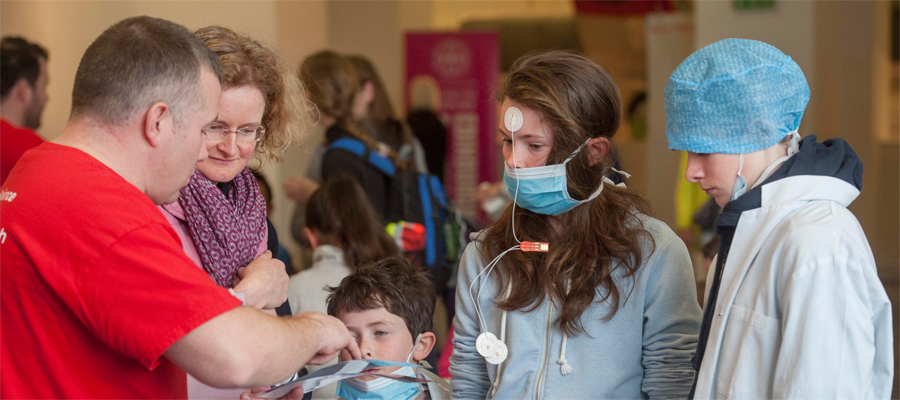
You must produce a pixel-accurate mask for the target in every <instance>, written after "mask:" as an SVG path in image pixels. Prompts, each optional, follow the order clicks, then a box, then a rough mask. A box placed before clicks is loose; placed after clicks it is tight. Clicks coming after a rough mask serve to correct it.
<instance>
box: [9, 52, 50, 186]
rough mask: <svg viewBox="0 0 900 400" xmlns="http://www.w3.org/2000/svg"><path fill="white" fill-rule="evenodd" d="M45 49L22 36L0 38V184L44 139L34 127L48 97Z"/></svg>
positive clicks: (39, 118)
mask: <svg viewBox="0 0 900 400" xmlns="http://www.w3.org/2000/svg"><path fill="white" fill-rule="evenodd" d="M47 60H48V55H47V50H44V48H43V47H41V46H40V45H38V44H36V43H31V42H29V41H27V40H25V39H24V38H21V37H12V36H7V37H4V38H3V39H2V40H0V185H2V184H3V182H5V181H6V177H7V176H8V175H9V171H11V170H12V168H13V166H15V165H16V162H17V161H19V158H21V157H22V154H24V153H25V152H26V151H28V150H30V149H32V148H34V147H37V146H38V145H40V144H41V143H43V142H44V139H43V138H41V137H40V136H39V135H38V134H37V133H36V132H34V131H35V130H37V129H38V128H40V126H41V114H43V112H44V106H45V105H46V104H47V101H48V100H49V99H50V98H49V96H48V95H47V85H48V84H49V82H50V81H49V77H48V74H47Z"/></svg>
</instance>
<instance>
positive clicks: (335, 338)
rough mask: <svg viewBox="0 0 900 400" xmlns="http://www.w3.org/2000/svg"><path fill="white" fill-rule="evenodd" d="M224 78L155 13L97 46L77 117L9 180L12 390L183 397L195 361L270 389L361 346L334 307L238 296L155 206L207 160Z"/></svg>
mask: <svg viewBox="0 0 900 400" xmlns="http://www.w3.org/2000/svg"><path fill="white" fill-rule="evenodd" d="M222 81H223V73H222V65H221V63H220V62H219V60H218V58H217V57H216V55H215V53H213V52H212V51H210V49H209V48H208V47H206V46H205V45H204V44H203V42H201V41H200V40H199V39H198V38H197V36H195V35H194V34H192V33H191V32H190V31H188V30H187V29H185V28H184V27H183V26H181V25H178V24H175V23H172V22H169V21H166V20H162V19H158V18H150V17H133V18H128V19H125V20H122V21H120V22H117V23H116V24H114V25H112V26H111V27H110V28H108V29H106V30H105V31H104V32H103V33H102V34H101V35H100V36H99V37H98V38H97V39H96V40H94V42H93V43H91V45H90V46H89V47H88V48H87V50H86V51H85V53H84V56H83V57H82V59H81V62H80V64H79V65H78V70H77V72H76V74H75V82H74V87H73V89H72V110H71V115H70V117H69V121H68V123H67V125H66V128H65V130H64V131H63V132H62V134H61V135H59V137H57V138H56V139H55V140H54V141H53V142H48V143H44V144H42V145H40V146H38V147H36V148H34V149H32V150H31V151H29V152H28V153H26V154H25V155H24V156H23V157H22V160H21V161H22V164H21V165H28V168H20V167H16V168H14V169H13V171H12V172H11V173H10V175H9V177H8V179H7V181H6V182H5V183H4V184H3V185H2V188H0V189H2V190H0V193H3V194H2V195H0V198H2V200H0V213H2V215H3V218H2V219H0V233H2V234H0V237H2V238H3V240H2V243H3V244H2V246H3V251H2V252H0V264H2V265H3V268H0V318H2V325H3V329H2V330H0V380H2V382H3V384H2V385H0V397H2V398H4V399H16V398H32V399H33V398H118V399H125V398H136V399H169V398H171V399H177V398H181V399H183V398H186V397H187V394H188V393H187V385H186V376H185V372H187V373H190V374H191V375H192V376H194V377H196V378H197V379H198V380H200V381H201V382H204V383H206V384H209V385H212V386H216V387H225V388H227V387H260V386H267V385H271V384H274V383H277V382H279V381H282V380H284V379H285V378H287V377H288V376H290V375H292V374H294V373H295V372H296V371H297V370H299V369H300V368H301V367H302V366H303V365H304V364H307V363H322V362H325V361H328V360H330V359H332V358H334V357H335V356H336V355H337V353H338V352H339V351H340V350H341V349H347V350H348V351H349V352H350V353H351V356H352V357H353V358H359V357H360V356H359V349H358V346H357V345H356V342H355V341H353V340H352V338H351V337H350V335H349V333H348V332H347V329H346V327H344V324H343V323H341V322H340V321H339V320H337V319H336V318H333V317H329V316H326V315H323V314H318V313H307V314H304V315H299V316H296V317H291V318H275V317H272V316H270V315H266V314H264V313H262V312H260V311H258V310H256V309H253V308H251V307H241V301H240V300H238V299H236V298H235V297H234V296H232V295H231V294H230V293H229V292H228V291H227V290H225V289H224V288H222V287H221V286H218V285H216V284H215V283H214V282H213V281H212V280H211V279H210V278H209V275H208V274H207V273H205V272H204V271H203V270H201V269H200V268H198V267H197V265H196V264H195V263H194V262H193V261H192V260H191V259H190V258H188V257H187V256H186V255H185V253H184V251H183V249H182V247H181V243H179V238H178V235H177V234H176V233H175V231H174V229H173V228H172V225H171V224H170V223H169V222H168V221H167V220H166V219H165V218H164V217H163V215H162V213H160V211H159V209H157V208H156V207H155V205H156V204H166V203H171V202H173V201H175V200H176V199H178V195H179V189H180V188H181V187H183V186H184V185H186V184H188V182H189V181H190V178H191V174H192V173H193V171H194V166H195V165H196V164H197V162H198V161H202V160H205V159H206V157H207V151H206V146H204V139H203V135H204V133H203V132H204V131H205V130H204V127H208V126H209V124H210V123H212V122H213V121H214V120H215V119H216V115H217V114H218V113H219V98H220V96H221V88H220V85H221V82H222ZM21 165H20V166H21ZM254 262H268V261H267V260H256V261H254ZM274 263H277V261H276V262H274ZM276 265H277V266H278V267H279V268H283V267H282V266H281V265H280V263H277V264H276ZM282 273H283V272H282ZM301 394H302V393H301Z"/></svg>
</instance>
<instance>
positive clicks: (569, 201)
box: [503, 139, 627, 215]
mask: <svg viewBox="0 0 900 400" xmlns="http://www.w3.org/2000/svg"><path fill="white" fill-rule="evenodd" d="M588 140H590V139H588ZM585 145H587V141H585V142H584V144H582V145H581V146H579V147H578V148H577V149H575V151H574V152H572V154H571V155H569V157H568V158H566V160H565V161H563V162H562V164H553V165H545V166H543V167H533V168H515V169H511V168H509V166H506V173H505V174H504V175H503V183H505V184H506V190H507V191H508V193H509V197H512V198H513V199H514V200H515V203H516V205H518V206H519V207H523V208H525V209H528V210H531V211H532V212H535V213H538V214H544V215H559V214H562V213H564V212H566V211H569V210H571V209H573V208H575V207H577V206H579V205H581V204H584V203H587V202H589V201H591V200H593V199H595V198H597V196H599V195H600V192H602V191H603V185H604V183H608V184H611V185H612V184H613V182H612V181H611V180H610V179H609V178H607V177H603V179H602V180H601V181H600V187H599V188H597V190H596V191H594V193H592V194H591V195H590V196H588V198H586V199H584V200H575V199H573V198H572V196H570V195H569V189H568V184H567V183H566V182H567V180H566V164H568V163H569V161H571V160H572V158H574V157H575V155H577V154H578V153H579V152H580V151H581V149H583V148H584V146H585ZM616 172H619V171H616ZM623 174H624V173H623ZM624 175H626V176H627V174H624ZM620 186H624V184H620Z"/></svg>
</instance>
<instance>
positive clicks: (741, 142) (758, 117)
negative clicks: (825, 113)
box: [665, 39, 809, 154]
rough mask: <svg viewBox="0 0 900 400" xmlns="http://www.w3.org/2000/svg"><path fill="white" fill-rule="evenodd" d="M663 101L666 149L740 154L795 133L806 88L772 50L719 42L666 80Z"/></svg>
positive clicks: (789, 63) (797, 70)
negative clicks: (667, 145)
mask: <svg viewBox="0 0 900 400" xmlns="http://www.w3.org/2000/svg"><path fill="white" fill-rule="evenodd" d="M665 99H666V138H667V139H668V141H669V148H670V149H673V150H685V151H690V152H694V153H727V154H745V153H752V152H754V151H758V150H762V149H765V148H769V147H772V146H774V145H775V144H777V143H778V142H779V141H780V140H781V139H783V138H784V137H785V136H786V135H787V134H788V133H790V132H792V131H795V130H797V128H798V127H799V126H800V120H801V119H802V118H803V111H804V110H805V109H806V103H807V102H809V85H808V84H807V83H806V77H804V76H803V71H801V70H800V66H798V65H797V63H795V62H794V61H793V60H791V58H790V57H788V56H787V55H785V54H784V53H782V52H781V51H780V50H778V49H776V48H775V47H773V46H771V45H768V44H766V43H763V42H759V41H756V40H748V39H725V40H721V41H718V42H715V43H713V44H711V45H709V46H706V47H704V48H702V49H700V50H698V51H696V52H695V53H694V54H691V55H690V56H689V57H688V58H687V59H685V60H684V62H682V63H681V65H679V66H678V68H676V69H675V72H672V76H671V77H669V82H668V84H666V91H665Z"/></svg>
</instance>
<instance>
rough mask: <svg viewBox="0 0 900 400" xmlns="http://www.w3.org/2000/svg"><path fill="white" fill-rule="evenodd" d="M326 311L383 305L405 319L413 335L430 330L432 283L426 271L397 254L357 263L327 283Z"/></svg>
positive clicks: (372, 307) (338, 313)
mask: <svg viewBox="0 0 900 400" xmlns="http://www.w3.org/2000/svg"><path fill="white" fill-rule="evenodd" d="M327 290H328V291H329V292H331V294H330V295H328V315H331V316H333V317H338V315H340V314H341V313H345V312H355V311H366V310H372V309H375V308H378V307H382V306H384V308H385V309H386V310H387V311H388V312H389V313H391V314H394V315H396V316H398V317H400V318H403V321H405V322H406V328H407V329H409V333H410V335H412V337H413V338H415V337H416V336H418V335H419V334H420V333H425V332H431V329H432V317H433V315H434V302H435V293H434V285H432V283H431V281H430V280H428V277H427V276H425V273H424V272H423V271H422V270H421V269H419V268H417V267H413V266H412V265H409V263H408V262H406V261H405V260H402V259H400V258H386V259H384V260H381V261H377V262H371V263H366V264H363V265H360V266H359V267H357V268H356V270H355V271H354V272H353V273H352V274H350V275H348V276H347V277H346V278H344V279H343V280H342V281H341V284H340V285H338V286H337V287H327Z"/></svg>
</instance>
